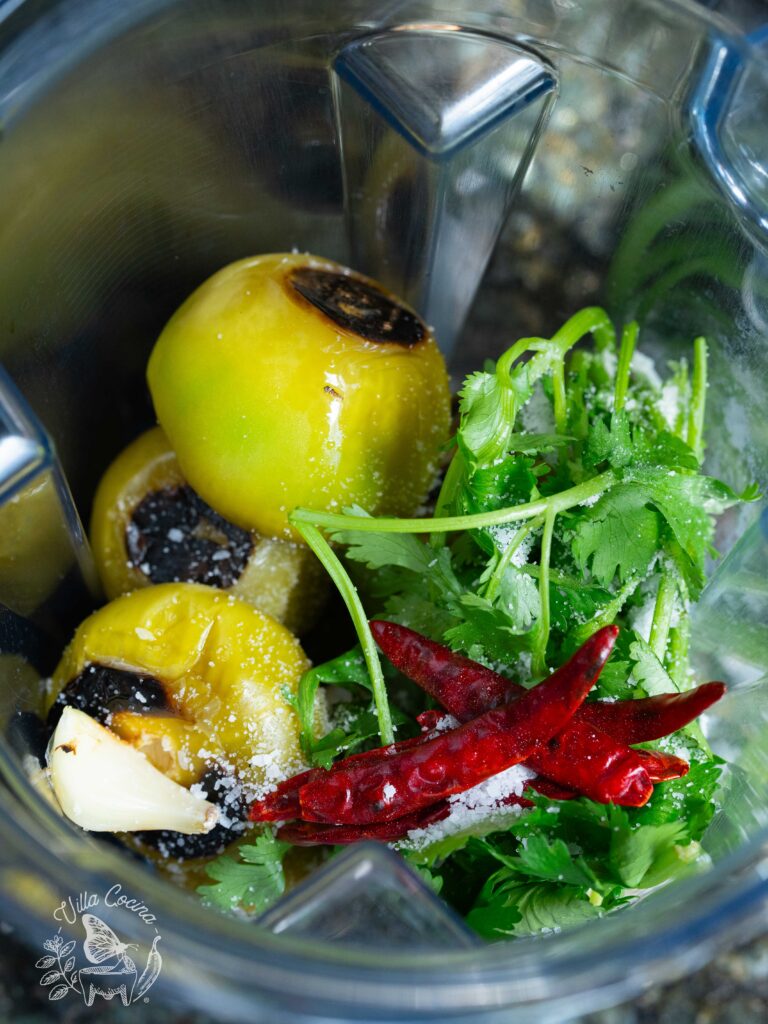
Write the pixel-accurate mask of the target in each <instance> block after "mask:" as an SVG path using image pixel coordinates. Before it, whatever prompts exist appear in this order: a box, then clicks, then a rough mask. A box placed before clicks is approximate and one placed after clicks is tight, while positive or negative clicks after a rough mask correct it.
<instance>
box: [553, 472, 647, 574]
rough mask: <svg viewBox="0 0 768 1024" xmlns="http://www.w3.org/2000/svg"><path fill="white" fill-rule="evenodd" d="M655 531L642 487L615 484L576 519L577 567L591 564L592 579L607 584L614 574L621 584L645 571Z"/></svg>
mask: <svg viewBox="0 0 768 1024" xmlns="http://www.w3.org/2000/svg"><path fill="white" fill-rule="evenodd" d="M659 533H660V531H659V517H658V514H657V513H656V512H655V511H654V510H653V509H652V508H649V507H648V495H647V494H646V492H645V490H644V489H642V488H638V487H633V486H632V485H631V484H618V485H617V486H615V487H612V488H611V490H609V491H608V492H607V493H606V494H604V495H603V496H602V498H600V500H599V501H598V502H597V503H596V504H595V505H593V506H592V508H590V509H588V510H587V511H586V513H583V514H582V515H581V516H580V517H579V518H578V520H577V522H576V527H575V530H574V537H573V543H572V551H573V555H574V558H575V559H576V562H577V564H578V566H579V567H580V568H581V569H582V570H584V569H586V568H587V567H588V565H589V566H591V570H592V576H593V578H594V579H595V580H596V581H597V582H598V583H599V584H600V585H601V586H603V587H608V586H610V584H611V583H612V581H613V579H614V577H615V576H616V575H617V574H618V576H619V580H620V581H621V582H622V583H623V582H625V581H626V580H628V579H629V578H630V577H631V576H645V575H646V574H647V572H648V570H649V568H650V566H651V563H652V562H653V561H654V559H655V558H656V554H657V552H658V550H659Z"/></svg>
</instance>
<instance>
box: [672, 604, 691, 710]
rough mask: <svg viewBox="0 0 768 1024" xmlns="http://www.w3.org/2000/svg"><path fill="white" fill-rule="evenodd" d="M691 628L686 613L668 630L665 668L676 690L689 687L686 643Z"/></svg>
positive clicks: (688, 639)
mask: <svg viewBox="0 0 768 1024" xmlns="http://www.w3.org/2000/svg"><path fill="white" fill-rule="evenodd" d="M690 636H691V629H690V621H689V619H688V615H687V614H685V615H684V616H682V618H681V621H680V623H679V624H678V625H677V626H672V628H671V629H670V631H669V649H668V652H667V662H668V664H667V668H668V670H669V674H670V676H671V677H672V679H673V681H674V683H675V686H677V688H678V690H680V691H682V690H687V689H689V688H690V680H689V679H688V645H689V642H690Z"/></svg>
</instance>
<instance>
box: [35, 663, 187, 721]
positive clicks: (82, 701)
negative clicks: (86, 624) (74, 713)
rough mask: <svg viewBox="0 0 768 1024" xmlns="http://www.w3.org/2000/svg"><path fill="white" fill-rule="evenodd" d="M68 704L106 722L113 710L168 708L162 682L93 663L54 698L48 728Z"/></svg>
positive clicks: (137, 710)
mask: <svg viewBox="0 0 768 1024" xmlns="http://www.w3.org/2000/svg"><path fill="white" fill-rule="evenodd" d="M67 706H69V707H73V708H77V709H78V710H79V711H84V712H85V713H86V715H90V716H91V718H95V719H96V720H97V721H98V722H102V723H104V724H105V723H107V722H108V721H109V719H110V718H111V716H112V715H113V714H114V713H115V712H116V711H134V712H138V713H141V712H147V711H153V710H157V709H167V708H168V699H167V697H166V695H165V690H164V689H163V685H162V683H160V682H159V681H158V680H157V679H155V678H154V677H153V676H143V675H140V674H139V673H138V672H126V671H125V670H123V669H119V668H110V667H109V666H107V665H98V664H92V665H88V666H87V667H86V668H84V669H83V671H82V672H81V673H80V675H79V676H75V678H74V679H73V680H71V682H69V683H67V685H66V686H65V687H64V689H63V690H62V691H61V693H60V694H59V695H58V697H57V698H56V701H55V703H54V705H53V707H52V708H51V710H50V711H49V712H48V720H47V722H46V725H47V726H48V729H49V730H50V731H53V730H54V729H55V728H56V726H57V725H58V723H59V719H60V718H61V714H62V712H63V710H64V708H65V707H67Z"/></svg>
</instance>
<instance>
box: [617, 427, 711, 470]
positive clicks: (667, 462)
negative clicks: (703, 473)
mask: <svg viewBox="0 0 768 1024" xmlns="http://www.w3.org/2000/svg"><path fill="white" fill-rule="evenodd" d="M633 446H634V454H633V460H632V461H633V462H634V463H636V464H637V465H640V466H643V465H644V466H651V467H659V466H666V467H667V468H669V469H687V470H693V471H694V472H696V471H698V468H699V460H698V459H697V458H696V453H695V452H694V451H693V449H692V448H690V447H689V446H688V445H687V444H686V443H685V441H682V440H681V439H680V438H679V437H677V436H676V435H675V434H670V433H669V431H668V430H662V431H660V432H659V433H658V434H651V433H648V432H647V431H643V430H636V431H635V433H634V436H633Z"/></svg>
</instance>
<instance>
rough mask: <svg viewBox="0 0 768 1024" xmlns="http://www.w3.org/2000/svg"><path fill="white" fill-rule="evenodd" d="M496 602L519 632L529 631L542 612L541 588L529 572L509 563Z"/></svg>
mask: <svg viewBox="0 0 768 1024" xmlns="http://www.w3.org/2000/svg"><path fill="white" fill-rule="evenodd" d="M495 604H496V606H497V607H498V608H500V609H502V610H503V611H504V613H505V614H506V615H507V617H508V618H509V620H510V621H511V622H512V628H513V629H514V631H515V632H517V633H525V632H527V631H528V630H529V629H530V628H531V626H532V625H533V623H534V622H535V621H536V620H537V619H538V617H539V615H540V614H541V599H540V597H539V588H538V587H537V586H536V583H535V581H534V580H533V579H532V577H531V576H529V575H528V574H527V573H524V572H520V570H519V569H517V568H515V566H513V565H508V566H507V568H506V571H505V572H504V575H503V576H502V578H501V586H500V587H499V594H498V597H497V598H496V601H495Z"/></svg>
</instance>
